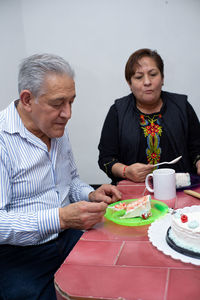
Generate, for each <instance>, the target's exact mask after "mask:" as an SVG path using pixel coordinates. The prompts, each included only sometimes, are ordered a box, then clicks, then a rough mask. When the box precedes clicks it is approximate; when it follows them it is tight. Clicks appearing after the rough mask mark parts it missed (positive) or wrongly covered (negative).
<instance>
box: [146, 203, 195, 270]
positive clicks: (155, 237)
mask: <svg viewBox="0 0 200 300" xmlns="http://www.w3.org/2000/svg"><path fill="white" fill-rule="evenodd" d="M177 210H178V209H177ZM192 211H200V205H193V206H191V207H184V208H183V209H181V212H183V213H184V212H185V213H187V212H192ZM170 226H171V214H166V215H165V216H164V217H163V218H162V219H160V220H156V221H155V222H154V223H152V224H151V226H150V227H149V229H148V237H149V240H150V242H151V243H152V244H153V245H154V247H156V248H157V249H158V250H160V251H161V252H163V253H164V254H165V255H168V256H171V257H172V258H173V259H176V260H180V261H182V262H185V263H191V264H193V265H196V266H200V259H199V258H194V257H190V256H187V255H184V254H182V253H179V252H178V251H176V250H174V249H173V248H171V247H170V246H169V245H168V243H167V241H166V234H167V231H168V228H169V227H170Z"/></svg>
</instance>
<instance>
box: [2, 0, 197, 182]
mask: <svg viewBox="0 0 200 300" xmlns="http://www.w3.org/2000/svg"><path fill="white" fill-rule="evenodd" d="M0 25H1V26H0V30H1V31H0V38H1V48H0V60H1V68H0V79H1V89H0V96H1V99H2V100H1V104H0V105H1V108H3V107H5V106H6V105H7V103H8V101H11V100H12V98H13V97H17V92H16V85H17V66H18V64H19V60H20V59H21V58H22V57H24V56H27V55H31V54H33V53H37V52H49V53H55V54H58V55H61V56H63V57H64V58H65V59H66V60H68V61H69V62H70V64H71V65H72V67H73V68H74V69H75V72H76V88H77V99H76V102H75V103H74V105H73V116H72V120H71V121H70V123H69V131H70V138H71V142H72V146H73V150H74V155H75V158H76V162H77V165H78V168H79V173H80V175H81V178H82V179H83V180H85V181H86V182H88V183H104V182H110V181H109V179H108V178H107V177H106V175H104V173H103V172H102V171H101V170H100V169H99V167H98V164H97V160H98V150H97V146H98V142H99V138H100V132H101V128H102V125H103V121H104V119H105V116H106V113H107V111H108V109H109V107H110V105H111V104H112V103H113V102H114V100H115V99H116V98H119V97H122V96H123V95H126V94H128V93H129V89H128V86H127V84H126V82H125V79H124V66H125V63H126V61H127V59H128V57H129V56H130V54H131V53H132V52H134V51H135V50H137V49H139V48H143V47H148V48H152V49H156V50H157V51H158V52H159V53H160V54H161V56H162V58H163V59H164V62H165V86H164V89H165V90H168V91H171V92H178V93H185V94H187V95H189V101H190V102H191V104H192V105H193V107H194V108H195V110H196V112H197V114H198V116H199V117H200V106H199V97H200V90H199V70H200V59H199V53H200V38H199V32H200V1H199V0H168V1H161V0H57V1H55V0H21V1H19V0H0ZM2 65H3V68H2Z"/></svg>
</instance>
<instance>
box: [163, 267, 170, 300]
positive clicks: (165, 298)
mask: <svg viewBox="0 0 200 300" xmlns="http://www.w3.org/2000/svg"><path fill="white" fill-rule="evenodd" d="M169 275H170V268H168V269H167V278H166V285H165V293H164V300H167V294H168V287H169Z"/></svg>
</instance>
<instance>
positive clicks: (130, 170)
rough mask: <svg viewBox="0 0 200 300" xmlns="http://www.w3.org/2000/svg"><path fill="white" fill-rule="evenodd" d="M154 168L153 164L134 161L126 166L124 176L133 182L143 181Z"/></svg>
mask: <svg viewBox="0 0 200 300" xmlns="http://www.w3.org/2000/svg"><path fill="white" fill-rule="evenodd" d="M153 169H154V166H153V165H150V164H148V165H145V164H141V163H135V164H132V165H130V166H128V167H127V168H126V178H127V179H129V180H132V181H134V182H144V181H145V178H146V176H147V175H148V174H149V173H151V172H152V171H153Z"/></svg>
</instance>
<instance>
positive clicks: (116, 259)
mask: <svg viewBox="0 0 200 300" xmlns="http://www.w3.org/2000/svg"><path fill="white" fill-rule="evenodd" d="M124 244H125V241H123V242H122V244H121V247H120V249H119V252H118V254H117V256H116V258H115V261H114V266H116V263H117V261H118V259H119V256H120V254H121V252H122V249H123V247H124Z"/></svg>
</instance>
